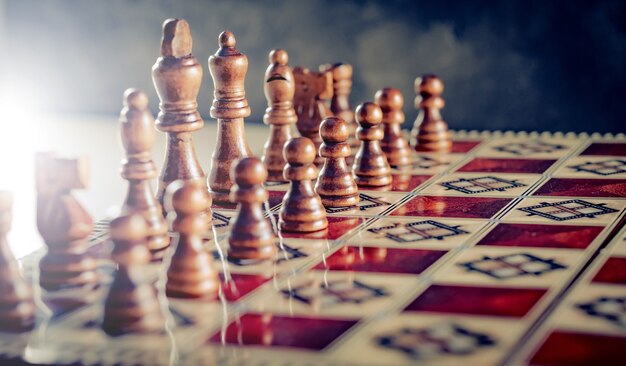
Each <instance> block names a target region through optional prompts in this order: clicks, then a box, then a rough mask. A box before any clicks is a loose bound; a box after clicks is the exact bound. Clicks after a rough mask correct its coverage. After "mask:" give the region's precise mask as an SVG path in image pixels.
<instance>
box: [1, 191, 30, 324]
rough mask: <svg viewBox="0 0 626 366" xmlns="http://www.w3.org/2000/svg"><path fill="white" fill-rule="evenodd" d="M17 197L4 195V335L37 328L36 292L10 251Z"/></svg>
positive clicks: (2, 267)
mask: <svg viewBox="0 0 626 366" xmlns="http://www.w3.org/2000/svg"><path fill="white" fill-rule="evenodd" d="M12 208H13V195H12V194H11V193H10V192H7V191H0V332H6V331H8V332H21V331H27V330H30V329H32V328H33V327H34V325H35V303H34V298H33V291H32V288H31V286H30V284H28V283H27V282H26V281H25V280H24V278H23V277H22V274H21V273H20V268H19V266H18V264H17V261H16V260H15V257H14V256H13V252H12V251H11V248H10V247H9V242H8V240H7V234H8V233H9V230H11V223H12V221H13V216H12Z"/></svg>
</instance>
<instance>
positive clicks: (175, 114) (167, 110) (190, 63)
mask: <svg viewBox="0 0 626 366" xmlns="http://www.w3.org/2000/svg"><path fill="white" fill-rule="evenodd" d="M191 51H192V39H191V31H190V30H189V24H188V23H187V21H185V20H184V19H168V20H166V21H165V22H164V23H163V39H162V41H161V57H159V58H158V59H157V61H156V63H155V64H154V66H152V80H153V82H154V87H155V89H156V91H157V94H158V95H159V99H160V100H161V103H159V109H160V112H159V115H158V116H157V121H156V127H157V129H159V131H162V132H165V133H166V134H167V148H166V152H165V162H164V163H163V167H162V169H161V175H160V177H159V184H158V188H157V198H158V200H159V202H160V204H161V206H163V198H164V196H165V189H166V188H167V186H168V185H169V184H170V183H172V182H173V181H175V180H179V179H182V180H186V181H197V182H201V183H200V184H203V185H204V186H205V187H206V182H205V175H204V171H202V167H201V166H200V163H198V158H197V156H196V150H195V147H194V142H193V135H192V132H194V131H196V130H199V129H200V128H202V126H203V125H204V121H203V120H202V117H200V113H199V112H198V93H199V92H200V84H201V82H202V66H200V63H199V62H198V60H197V59H196V58H195V57H194V56H193V55H192V53H191ZM207 195H208V188H207ZM206 219H207V222H208V221H210V220H211V215H210V213H207V214H206Z"/></svg>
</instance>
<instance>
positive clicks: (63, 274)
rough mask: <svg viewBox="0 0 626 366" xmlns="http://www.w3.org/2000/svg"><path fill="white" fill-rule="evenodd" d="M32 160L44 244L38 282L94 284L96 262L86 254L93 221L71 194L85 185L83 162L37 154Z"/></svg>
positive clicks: (49, 285) (48, 285) (48, 287)
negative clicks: (45, 248)
mask: <svg viewBox="0 0 626 366" xmlns="http://www.w3.org/2000/svg"><path fill="white" fill-rule="evenodd" d="M36 163H37V164H36V165H37V228H38V229H39V233H40V234H41V236H42V238H43V240H44V242H45V243H46V245H47V247H48V251H47V253H46V254H45V255H44V257H43V258H42V259H41V261H40V262H39V267H40V270H41V275H40V284H41V286H42V287H43V288H44V289H46V290H51V291H52V290H59V289H62V288H65V287H79V286H95V285H96V284H97V282H98V275H97V273H96V261H95V259H94V258H93V257H92V256H91V255H90V254H89V253H87V249H88V248H89V240H88V238H89V234H91V231H92V229H93V221H92V219H91V217H90V216H89V214H88V213H87V211H86V210H85V209H84V208H83V206H82V205H81V204H80V203H79V202H78V201H77V200H76V198H74V196H72V193H71V191H72V189H84V188H86V187H87V182H88V178H87V175H88V168H87V166H88V164H87V161H86V160H84V159H61V158H57V157H55V156H54V154H51V153H39V154H37V161H36Z"/></svg>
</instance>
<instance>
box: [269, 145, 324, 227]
mask: <svg viewBox="0 0 626 366" xmlns="http://www.w3.org/2000/svg"><path fill="white" fill-rule="evenodd" d="M315 155H316V151H315V145H314V144H313V142H312V141H311V140H310V139H308V138H306V137H296V138H294V139H291V140H289V141H288V142H287V143H286V144H285V148H284V156H285V160H287V162H288V165H287V166H286V167H285V171H284V174H285V179H286V180H288V181H290V182H291V183H290V186H289V190H288V191H287V193H286V194H285V198H284V199H283V205H282V207H281V209H280V214H279V216H280V220H279V224H280V228H281V230H283V231H289V232H305V233H307V232H314V231H319V230H323V229H326V228H327V227H328V220H327V219H326V211H325V210H324V206H322V200H321V199H320V196H319V195H318V194H317V192H315V190H314V189H313V183H312V180H313V179H315V178H316V177H317V168H316V167H315V165H314V164H313V161H314V160H315Z"/></svg>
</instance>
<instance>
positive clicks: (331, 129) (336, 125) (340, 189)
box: [315, 117, 359, 208]
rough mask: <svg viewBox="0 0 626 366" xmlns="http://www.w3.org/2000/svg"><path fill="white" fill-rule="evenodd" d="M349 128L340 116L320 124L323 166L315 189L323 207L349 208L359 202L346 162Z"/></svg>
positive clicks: (320, 150)
mask: <svg viewBox="0 0 626 366" xmlns="http://www.w3.org/2000/svg"><path fill="white" fill-rule="evenodd" d="M349 134H350V130H349V129H348V125H347V123H346V122H345V121H344V120H343V119H341V118H339V117H329V118H326V119H325V120H324V121H322V124H321V125H320V136H321V138H322V140H323V143H322V145H321V146H320V149H319V154H320V156H321V157H323V158H324V159H325V160H324V166H323V167H322V170H321V171H320V174H319V176H318V178H317V182H316V184H315V191H316V192H317V193H318V194H319V195H320V197H321V198H322V204H323V205H324V207H326V208H328V207H350V206H355V205H356V204H357V203H359V191H358V187H357V185H356V182H355V181H354V178H353V177H352V173H351V172H350V170H349V169H348V166H347V164H346V157H347V156H350V145H348V143H347V142H346V141H347V140H348V136H349Z"/></svg>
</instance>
